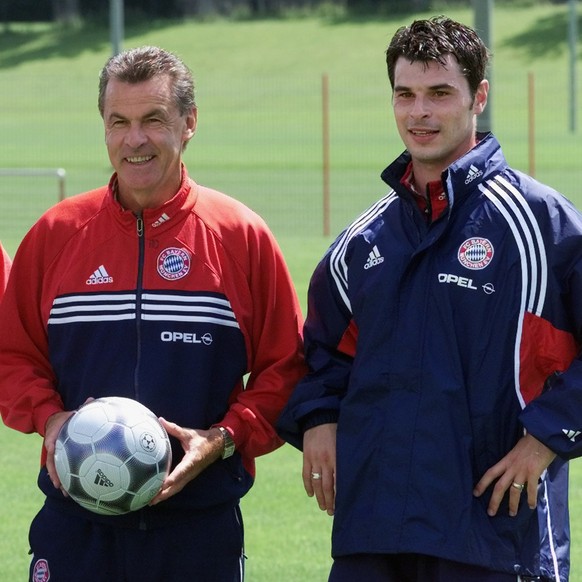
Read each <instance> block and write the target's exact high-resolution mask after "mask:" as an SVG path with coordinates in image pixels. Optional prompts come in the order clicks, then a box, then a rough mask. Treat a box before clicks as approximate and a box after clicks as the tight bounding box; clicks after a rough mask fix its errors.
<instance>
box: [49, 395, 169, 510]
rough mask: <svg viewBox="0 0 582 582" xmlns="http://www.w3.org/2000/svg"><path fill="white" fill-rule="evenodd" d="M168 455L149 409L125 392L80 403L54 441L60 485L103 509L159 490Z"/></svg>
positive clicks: (132, 504)
mask: <svg viewBox="0 0 582 582" xmlns="http://www.w3.org/2000/svg"><path fill="white" fill-rule="evenodd" d="M171 460H172V451H171V448H170V441H169V439H168V435H167V433H166V431H165V429H164V427H163V426H162V425H161V424H160V421H159V420H158V418H157V417H156V416H155V415H154V413H153V412H151V411H150V410H149V409H148V408H146V407H145V406H144V405H143V404H140V403H139V402H137V401H135V400H131V399H130V398H121V397H106V398H98V399H96V400H92V401H91V402H88V403H87V404H84V405H83V406H81V408H79V409H78V410H77V411H76V412H75V413H74V414H73V415H72V416H71V417H70V418H69V419H68V420H67V421H66V422H65V424H64V425H63V427H62V428H61V431H60V432H59V435H58V437H57V442H56V447H55V465H56V470H57V474H58V476H59V479H60V480H61V484H62V486H63V488H64V489H65V491H66V492H67V493H68V494H69V496H70V497H71V498H72V499H74V500H75V501H76V502H77V503H79V504H80V505H82V506H83V507H85V508H86V509H89V510H90V511H93V512H95V513H100V514H103V515H119V514H122V513H128V512H130V511H135V510H136V509H140V508H141V507H144V506H145V505H147V504H148V503H149V502H150V501H151V500H152V499H153V498H154V497H155V496H156V494H157V493H158V491H159V490H160V488H161V486H162V483H163V481H164V479H165V477H166V475H167V474H168V472H169V469H170V463H171Z"/></svg>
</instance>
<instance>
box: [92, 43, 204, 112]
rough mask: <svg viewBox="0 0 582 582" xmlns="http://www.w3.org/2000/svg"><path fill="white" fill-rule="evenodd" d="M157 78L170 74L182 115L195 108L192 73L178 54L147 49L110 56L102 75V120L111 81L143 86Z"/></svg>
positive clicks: (100, 85) (141, 48)
mask: <svg viewBox="0 0 582 582" xmlns="http://www.w3.org/2000/svg"><path fill="white" fill-rule="evenodd" d="M158 75H168V76H169V77H170V78H171V79H172V81H173V84H172V89H173V92H174V98H175V100H176V105H177V107H178V110H179V111H180V115H186V114H188V113H189V112H190V111H192V108H193V107H196V100H195V97H194V80H193V78H192V72H191V71H190V69H189V68H188V67H187V66H186V65H185V64H184V63H183V62H182V60H181V59H180V58H179V57H177V56H176V55H175V54H173V53H171V52H168V51H166V50H164V49H161V48H158V47H155V46H144V47H140V48H134V49H131V50H127V51H125V52H122V53H119V54H117V55H114V56H113V57H111V58H110V59H109V60H108V61H107V63H106V64H105V66H104V67H103V69H102V70H101V73H100V75H99V99H98V106H99V112H100V113H101V116H102V117H103V112H104V109H105V91H106V89H107V85H108V83H109V81H110V79H113V78H114V79H117V80H119V81H122V82H124V83H142V82H144V81H148V80H150V79H152V78H153V77H155V76H158Z"/></svg>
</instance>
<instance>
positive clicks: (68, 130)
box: [0, 3, 582, 582]
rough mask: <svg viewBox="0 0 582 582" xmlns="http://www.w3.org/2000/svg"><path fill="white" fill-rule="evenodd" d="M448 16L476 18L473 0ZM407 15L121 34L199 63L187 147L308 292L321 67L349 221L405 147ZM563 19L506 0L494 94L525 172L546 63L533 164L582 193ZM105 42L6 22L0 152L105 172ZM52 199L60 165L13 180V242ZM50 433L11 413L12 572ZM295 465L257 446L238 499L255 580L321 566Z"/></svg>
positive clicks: (139, 29)
mask: <svg viewBox="0 0 582 582" xmlns="http://www.w3.org/2000/svg"><path fill="white" fill-rule="evenodd" d="M442 11H443V12H445V10H444V9H443V10H442ZM447 13H448V14H449V15H451V16H453V17H455V18H458V19H460V20H463V21H465V22H468V23H472V22H473V14H472V12H471V11H470V10H468V9H466V10H458V9H457V10H454V11H453V10H451V11H449V12H447ZM415 16H428V15H426V14H425V15H415ZM409 20H410V18H409V17H401V16H395V17H393V18H384V19H360V20H358V21H357V22H349V21H344V20H342V19H341V18H338V19H331V18H330V19H325V18H309V19H307V18H306V19H302V20H278V21H273V20H262V21H256V22H222V21H216V22H208V23H196V22H187V23H182V22H166V23H159V22H151V23H147V25H146V24H145V23H131V22H128V23H126V40H125V43H124V45H125V47H130V46H138V45H142V44H158V45H161V46H164V47H165V48H168V49H170V50H173V51H175V52H177V53H179V54H180V55H181V56H183V57H184V59H185V61H186V62H187V63H188V64H189V65H190V66H191V67H192V69H193V71H194V74H195V78H196V81H197V86H198V105H199V109H200V111H199V126H198V130H197V135H196V136H195V138H194V140H193V141H192V143H191V144H190V146H189V147H188V150H187V151H186V153H185V160H186V163H187V165H188V167H189V170H190V172H191V174H192V175H193V177H194V178H195V179H196V180H197V181H199V182H200V183H203V184H206V185H209V186H212V187H215V188H218V189H221V190H224V191H226V192H227V193H229V194H231V195H233V196H235V197H237V198H239V199H241V200H243V201H244V202H246V203H247V204H249V205H250V206H251V207H253V208H254V209H256V210H257V211H258V212H259V213H261V214H262V215H263V216H264V217H265V218H266V219H267V221H268V222H269V224H270V225H271V227H272V228H273V230H274V232H275V234H276V235H277V237H278V239H279V240H280V242H281V245H282V247H283V250H284V252H285V255H286V257H287V260H288V262H289V266H290V268H291V271H292V274H293V278H294V281H295V283H296V286H297V290H298V293H299V296H300V298H301V300H302V302H303V304H305V295H306V291H307V283H308V279H309V276H310V274H311V271H312V270H313V268H314V266H315V264H316V262H317V260H318V259H319V257H320V256H321V254H322V252H323V251H324V249H325V247H326V246H327V245H328V244H329V242H330V240H329V239H328V238H326V237H324V236H323V235H322V222H323V214H322V194H321V192H322V174H321V159H322V153H321V91H320V88H321V78H322V75H323V74H324V73H325V74H327V75H328V76H329V83H330V124H331V166H332V168H331V169H332V173H331V231H332V233H337V232H338V231H339V230H340V229H341V228H342V227H343V226H344V225H345V224H346V223H347V222H348V221H349V220H350V219H351V218H353V217H354V216H355V215H356V214H357V213H359V212H360V211H361V210H363V209H364V208H365V207H366V206H367V205H368V204H369V203H370V202H371V201H373V200H375V199H377V198H378V197H380V196H381V195H382V194H383V193H384V188H383V185H382V183H381V181H380V179H379V174H380V172H381V170H382V169H383V167H384V166H385V165H386V164H387V163H388V162H389V161H391V160H392V159H393V158H394V157H395V156H396V155H397V154H398V153H399V152H400V150H401V149H402V146H401V144H400V141H399V138H398V137H397V135H396V132H395V130H394V126H393V123H392V119H391V111H390V102H389V99H390V93H389V88H388V83H387V78H386V73H385V66H384V60H383V57H384V55H383V53H384V50H385V45H386V44H387V42H388V40H389V38H390V36H391V35H392V33H393V32H394V31H395V29H396V28H397V27H398V26H400V25H401V24H405V23H407V22H408V21H409ZM566 34H567V10H566V7H565V6H559V5H554V4H548V5H547V6H541V7H535V8H531V7H528V8H510V7H508V6H507V4H505V3H504V4H501V3H498V7H497V9H496V12H495V17H494V46H493V52H494V68H493V75H492V81H493V87H494V93H493V99H492V103H491V106H492V111H493V125H494V130H495V133H496V134H497V135H498V137H499V138H500V140H501V143H502V145H503V146H504V151H505V153H506V156H507V158H508V159H509V161H510V163H511V164H512V165H514V166H515V167H517V168H519V169H522V170H524V171H529V170H530V166H529V150H528V76H529V75H533V78H534V81H535V88H536V92H535V137H536V141H535V162H536V163H535V175H536V177H537V178H539V179H540V180H542V181H544V182H547V183H549V184H551V185H553V186H554V187H555V188H557V189H558V190H560V191H561V192H563V193H564V194H565V195H566V196H567V197H568V198H570V199H572V200H573V201H574V202H575V203H576V204H577V205H578V206H579V207H580V208H582V191H581V189H580V184H582V163H581V160H582V143H581V139H580V131H579V130H578V132H576V133H571V132H570V131H569V129H568V91H567V87H568V55H567V42H566ZM109 54H110V45H109V36H108V32H107V30H105V29H103V28H100V27H98V26H88V27H87V28H85V29H83V30H69V31H59V30H54V29H52V28H51V27H49V26H46V25H37V24H27V25H18V26H17V25H13V26H10V27H5V28H4V30H3V31H2V32H0V83H1V86H2V87H3V88H6V89H5V90H3V91H2V92H0V120H1V125H0V127H2V138H1V139H2V146H1V149H0V151H1V157H0V167H4V168H58V167H63V168H65V170H66V172H67V181H66V185H67V192H68V194H69V195H72V194H74V193H77V192H80V191H83V190H87V189H89V188H92V187H95V186H98V185H101V184H103V183H104V182H105V181H106V180H107V179H108V177H109V174H110V167H109V163H108V160H107V157H106V152H105V147H104V144H103V132H102V127H101V121H100V119H99V116H98V113H97V108H96V96H97V74H98V71H99V69H100V68H101V66H102V65H103V63H104V61H105V59H106V58H107V57H108V56H109ZM579 60H580V59H579ZM578 84H579V85H580V81H579V82H578ZM497 87H499V88H497ZM581 89H582V88H581V87H578V91H580V90H581ZM56 196H57V184H56V180H55V179H52V178H13V177H11V178H8V177H0V238H2V241H3V243H4V244H5V246H6V247H7V249H8V250H9V251H10V252H11V253H13V252H14V251H15V250H16V247H17V245H18V242H19V241H20V239H21V237H22V236H23V234H24V232H25V231H26V229H27V228H28V227H29V226H30V225H31V224H32V223H33V222H34V220H35V219H36V218H37V217H38V215H39V214H40V212H42V211H43V210H44V209H45V208H46V207H48V206H49V205H52V204H53V203H54V202H55V201H56ZM39 448H40V439H39V437H37V436H32V435H21V434H18V433H15V432H13V431H10V430H8V429H6V428H4V427H3V426H0V451H1V453H0V459H1V460H2V469H3V474H2V479H0V507H1V508H2V510H1V512H0V580H9V581H18V580H25V579H26V571H27V565H28V560H29V556H28V555H27V551H28V545H27V538H26V536H27V531H28V525H29V522H30V520H31V518H32V516H33V515H34V513H35V512H36V510H37V509H38V507H39V505H40V503H41V501H42V499H41V496H40V494H39V493H38V492H37V490H36V485H35V477H36V472H37V469H38V462H39V453H40V451H39ZM571 469H572V470H571V498H570V500H571V517H572V536H573V551H572V561H573V568H572V576H571V581H572V582H582V558H581V557H580V556H582V550H581V549H580V548H582V463H581V462H580V461H576V462H574V463H572V467H571ZM300 473H301V456H300V454H299V453H298V452H297V451H294V450H293V449H291V448H290V447H288V446H285V447H283V448H282V449H280V450H279V451H276V452H275V453H273V454H271V455H268V456H267V457H264V458H261V459H259V460H258V472H257V481H256V485H255V487H254V488H253V490H252V491H251V492H250V494H249V495H248V496H247V497H246V498H245V499H244V502H243V510H244V515H245V521H246V535H247V554H248V557H249V560H248V564H247V568H248V578H247V579H248V580H249V582H276V581H279V580H285V581H287V582H319V581H323V580H326V576H327V572H328V569H329V565H330V558H329V532H330V526H331V521H330V519H329V518H328V517H327V516H326V515H325V514H322V513H321V512H320V511H319V510H318V509H317V508H316V505H315V502H314V501H313V500H311V499H308V498H307V497H306V496H305V494H304V492H303V487H302V483H301V476H300Z"/></svg>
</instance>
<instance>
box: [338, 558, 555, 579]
mask: <svg viewBox="0 0 582 582" xmlns="http://www.w3.org/2000/svg"><path fill="white" fill-rule="evenodd" d="M355 580H365V581H366V582H468V581H470V582H544V579H543V578H537V577H534V578H528V577H523V576H517V575H516V574H506V573H503V572H492V571H491V570H487V569H486V568H481V567H479V566H471V565H468V564H460V563H458V562H452V561H450V560H443V559H440V558H435V557H433V556H423V555H419V554H396V555H383V554H382V555H373V554H356V555H353V556H342V557H338V558H336V559H335V560H334V563H333V566H332V569H331V573H330V576H329V582H354V581H355Z"/></svg>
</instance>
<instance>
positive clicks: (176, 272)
mask: <svg viewBox="0 0 582 582" xmlns="http://www.w3.org/2000/svg"><path fill="white" fill-rule="evenodd" d="M189 271H190V255H189V254H188V253H187V252H186V251H185V250H184V249H177V248H174V247H170V248H168V249H165V250H163V251H162V252H161V253H160V256H159V257H158V273H159V274H160V275H161V276H162V277H163V278H164V279H167V280H168V281H175V280H176V279H182V277H185V276H186V275H187V274H188V273H189Z"/></svg>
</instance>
